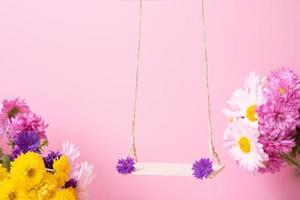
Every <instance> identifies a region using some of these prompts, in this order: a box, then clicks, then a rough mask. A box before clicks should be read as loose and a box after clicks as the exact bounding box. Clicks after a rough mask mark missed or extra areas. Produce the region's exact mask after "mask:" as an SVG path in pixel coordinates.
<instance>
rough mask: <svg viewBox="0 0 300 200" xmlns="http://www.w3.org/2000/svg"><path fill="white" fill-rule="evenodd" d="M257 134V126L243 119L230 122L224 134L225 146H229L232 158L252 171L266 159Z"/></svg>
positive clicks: (266, 156) (242, 166)
mask: <svg viewBox="0 0 300 200" xmlns="http://www.w3.org/2000/svg"><path fill="white" fill-rule="evenodd" d="M258 136H259V132H258V130H257V128H255V127H254V126H251V125H250V124H248V123H245V121H243V120H238V121H236V122H234V123H230V124H229V126H228V128H227V130H226V131H225V136H224V139H225V141H226V143H225V146H228V147H229V148H230V150H229V153H230V155H231V156H232V157H233V158H234V160H236V161H237V162H238V164H239V166H240V167H241V168H243V169H246V170H248V171H249V172H254V173H255V172H256V171H257V170H258V169H259V168H260V167H263V166H264V165H263V162H264V161H266V160H268V155H267V154H266V153H265V152H264V150H263V145H262V144H260V143H259V142H258Z"/></svg>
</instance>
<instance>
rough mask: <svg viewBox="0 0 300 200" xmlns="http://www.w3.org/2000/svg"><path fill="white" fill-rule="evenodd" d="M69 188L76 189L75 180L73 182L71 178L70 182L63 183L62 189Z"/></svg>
mask: <svg viewBox="0 0 300 200" xmlns="http://www.w3.org/2000/svg"><path fill="white" fill-rule="evenodd" d="M69 187H72V188H76V187H77V180H75V179H74V178H71V179H70V180H68V181H67V182H66V183H65V186H64V188H69Z"/></svg>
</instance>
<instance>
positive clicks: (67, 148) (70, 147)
mask: <svg viewBox="0 0 300 200" xmlns="http://www.w3.org/2000/svg"><path fill="white" fill-rule="evenodd" d="M62 153H63V154H64V155H66V156H67V157H68V158H69V160H70V161H71V162H74V160H76V159H77V158H78V157H79V156H80V152H79V150H78V148H77V147H76V146H75V145H74V144H72V143H70V142H69V141H65V142H64V143H63V151H62Z"/></svg>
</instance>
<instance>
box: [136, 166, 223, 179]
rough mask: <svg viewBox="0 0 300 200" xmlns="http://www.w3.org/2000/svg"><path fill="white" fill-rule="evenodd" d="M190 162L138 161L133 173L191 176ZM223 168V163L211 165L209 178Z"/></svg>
mask: <svg viewBox="0 0 300 200" xmlns="http://www.w3.org/2000/svg"><path fill="white" fill-rule="evenodd" d="M192 165H193V164H191V163H148V162H140V163H136V164H135V168H136V171H135V172H133V174H134V175H144V176H192V175H193V170H192ZM223 168H224V166H223V165H213V170H214V171H213V173H212V174H211V175H210V178H212V177H214V176H215V175H216V174H217V173H219V171H221V170H222V169H223Z"/></svg>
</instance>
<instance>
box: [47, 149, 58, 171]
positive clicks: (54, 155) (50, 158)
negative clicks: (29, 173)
mask: <svg viewBox="0 0 300 200" xmlns="http://www.w3.org/2000/svg"><path fill="white" fill-rule="evenodd" d="M60 157H61V153H60V152H54V151H50V153H48V155H47V156H46V157H44V158H43V159H44V163H45V167H46V168H47V169H53V162H54V160H58V159H59V158H60Z"/></svg>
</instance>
